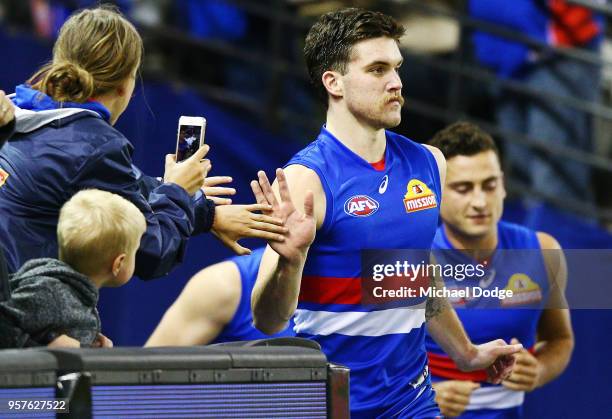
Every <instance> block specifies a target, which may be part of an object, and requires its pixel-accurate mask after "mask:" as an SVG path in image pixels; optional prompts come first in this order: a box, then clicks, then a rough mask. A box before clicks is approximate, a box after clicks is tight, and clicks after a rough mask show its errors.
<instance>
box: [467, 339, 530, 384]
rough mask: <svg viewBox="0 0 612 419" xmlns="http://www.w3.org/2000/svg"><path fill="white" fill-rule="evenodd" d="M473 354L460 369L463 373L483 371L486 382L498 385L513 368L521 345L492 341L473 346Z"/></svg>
mask: <svg viewBox="0 0 612 419" xmlns="http://www.w3.org/2000/svg"><path fill="white" fill-rule="evenodd" d="M474 349H475V351H474V354H473V356H471V357H470V359H469V360H468V361H467V362H466V364H465V365H464V366H463V367H462V369H463V370H464V371H473V370H479V369H485V370H486V372H487V380H488V381H489V382H491V383H493V384H499V383H501V382H502V381H503V380H505V379H506V378H507V377H508V376H509V375H510V373H511V372H512V368H513V366H514V361H515V356H514V355H515V354H516V353H518V352H519V351H520V350H521V349H523V345H521V344H520V343H519V344H514V345H508V344H506V342H504V340H503V339H496V340H492V341H491V342H487V343H483V344H482V345H475V346H474Z"/></svg>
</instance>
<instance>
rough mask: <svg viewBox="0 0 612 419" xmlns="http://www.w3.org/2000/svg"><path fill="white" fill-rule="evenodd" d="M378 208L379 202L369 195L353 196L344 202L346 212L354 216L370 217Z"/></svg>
mask: <svg viewBox="0 0 612 419" xmlns="http://www.w3.org/2000/svg"><path fill="white" fill-rule="evenodd" d="M378 208H379V205H378V202H376V200H375V199H373V198H370V197H369V196H367V195H355V196H352V197H350V198H349V199H347V200H346V202H345V203H344V212H346V213H347V214H348V215H350V216H352V217H369V216H370V215H372V214H374V213H375V212H376V211H378Z"/></svg>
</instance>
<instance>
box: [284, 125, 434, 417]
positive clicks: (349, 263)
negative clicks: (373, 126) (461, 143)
mask: <svg viewBox="0 0 612 419" xmlns="http://www.w3.org/2000/svg"><path fill="white" fill-rule="evenodd" d="M289 165H302V166H305V167H308V168H310V169H312V170H313V171H315V172H316V173H317V175H318V177H319V179H320V181H321V184H322V186H323V190H324V192H325V197H326V212H325V220H324V222H323V225H322V226H321V228H320V229H319V231H318V232H317V235H316V238H315V241H314V243H313V244H312V246H311V247H310V250H309V252H308V259H307V260H306V264H305V267H304V272H303V277H302V282H301V290H300V296H299V303H298V308H297V311H296V313H295V331H296V332H297V335H298V336H301V337H306V338H310V339H314V340H316V341H317V342H318V343H319V344H320V345H321V347H322V348H323V351H324V352H325V354H326V355H327V357H328V359H329V360H330V361H332V362H335V363H339V364H343V365H346V366H348V367H349V368H350V370H351V414H352V416H353V417H376V416H391V415H394V414H397V413H399V412H400V411H402V410H405V409H410V408H411V407H412V406H416V404H418V403H419V401H418V400H417V398H418V397H419V395H421V394H423V393H424V392H425V389H426V388H427V385H428V383H429V380H428V379H427V378H426V377H427V371H426V364H427V356H426V353H425V347H424V338H425V330H424V323H425V312H424V309H422V308H419V309H415V308H414V307H399V308H390V309H385V308H383V307H373V306H371V305H364V304H363V303H362V273H361V251H362V250H365V249H402V248H404V249H405V248H413V249H430V248H431V245H432V241H433V238H434V235H435V231H436V226H437V222H438V213H439V205H440V179H439V172H438V167H437V164H436V161H435V158H434V156H433V155H432V153H431V152H430V151H429V150H428V149H427V148H426V147H424V146H422V145H420V144H417V143H415V142H413V141H411V140H408V139H407V138H404V137H402V136H400V135H397V134H394V133H392V132H388V131H387V132H386V150H385V156H384V168H382V164H380V165H379V166H378V167H377V168H375V167H372V165H371V164H370V163H368V162H367V161H365V160H364V159H363V158H361V157H360V156H358V155H357V154H355V153H354V152H352V151H351V150H350V149H348V148H347V147H346V146H345V145H344V144H342V143H341V142H340V141H339V140H338V139H336V138H335V137H334V136H333V135H332V134H331V133H330V132H329V131H327V130H326V129H325V128H323V129H322V130H321V133H320V134H319V136H318V138H317V139H316V140H315V141H314V142H313V143H311V144H310V145H309V146H308V147H306V148H305V149H303V150H302V151H300V152H299V153H297V154H296V155H295V156H294V157H293V158H292V159H291V160H290V161H289V163H288V164H287V166H289ZM377 169H379V170H377ZM380 169H382V170H380ZM424 377H425V378H424ZM422 383H425V385H422ZM424 397H425V396H424Z"/></svg>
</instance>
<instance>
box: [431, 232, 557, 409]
mask: <svg viewBox="0 0 612 419" xmlns="http://www.w3.org/2000/svg"><path fill="white" fill-rule="evenodd" d="M497 230H498V245H497V250H501V251H499V252H496V253H495V254H494V255H493V257H492V259H491V261H490V263H489V264H488V265H489V267H490V269H486V270H485V276H484V277H483V279H481V280H480V281H479V285H478V286H480V287H482V288H488V289H494V288H496V287H498V288H499V289H505V290H512V291H513V297H512V298H506V299H504V300H502V299H497V298H492V297H487V298H486V307H487V308H478V307H484V305H481V304H482V302H483V301H484V298H483V299H482V300H480V301H479V300H478V299H474V300H469V301H465V300H461V301H452V300H451V301H450V302H451V303H452V304H453V305H454V307H455V309H456V311H457V315H458V316H459V318H460V320H461V322H462V323H463V327H464V328H465V331H466V332H467V334H468V336H469V337H470V339H471V340H472V342H474V343H475V344H481V343H485V342H488V341H491V340H494V339H499V338H501V339H504V340H505V341H506V342H510V340H511V339H512V338H517V339H518V340H519V342H521V343H522V344H523V346H524V347H525V348H532V347H533V345H534V344H535V336H536V328H537V325H538V320H539V318H540V314H541V312H542V307H544V305H545V301H546V298H547V296H548V291H549V281H548V274H547V271H546V267H545V264H544V260H543V259H542V256H541V254H540V252H536V251H535V250H537V249H540V243H539V241H538V238H537V236H536V232H535V231H533V230H530V229H528V228H525V227H523V226H520V225H517V224H512V223H507V222H499V223H498V227H497ZM433 248H434V253H435V254H436V257H438V259H439V260H438V261H437V262H438V263H449V262H451V263H460V262H461V261H462V260H461V259H464V260H463V262H466V261H469V258H468V257H467V256H466V255H464V254H462V253H460V252H441V253H439V254H438V253H437V252H435V250H436V249H453V246H452V245H451V244H450V242H449V240H448V238H447V237H446V234H445V231H444V228H443V227H442V226H441V227H439V228H438V231H437V233H436V237H435V240H434V245H433ZM518 249H532V250H531V251H529V250H526V251H521V250H518ZM504 251H505V252H504ZM440 255H442V256H440ZM444 259H446V260H444ZM449 259H454V260H452V261H451V260H449ZM470 262H471V261H470ZM444 279H445V282H446V283H445V285H446V287H455V286H456V287H457V288H460V287H461V286H462V285H463V286H465V285H466V284H465V281H462V282H464V283H463V284H461V283H460V282H459V281H455V280H452V279H450V280H449V278H444ZM467 285H469V286H473V285H475V284H473V283H472V284H467ZM521 306H522V307H530V308H507V307H521ZM426 346H427V352H428V356H429V368H430V370H431V374H432V380H433V381H440V380H471V381H477V382H480V384H481V387H480V388H478V389H476V390H475V391H474V392H472V395H471V397H470V404H469V405H468V407H467V410H476V409H507V408H511V407H515V406H520V405H521V404H522V403H523V400H524V393H523V392H516V391H512V390H508V389H506V388H505V387H503V386H501V385H492V384H489V383H487V382H485V380H486V373H485V372H484V371H474V372H462V371H460V370H459V369H457V367H456V365H455V364H454V362H453V361H452V360H451V359H450V358H449V357H448V356H447V355H446V354H445V353H444V352H443V351H442V349H441V348H440V347H439V346H438V345H437V344H436V342H435V341H434V340H433V339H432V338H431V337H430V336H429V335H427V336H426Z"/></svg>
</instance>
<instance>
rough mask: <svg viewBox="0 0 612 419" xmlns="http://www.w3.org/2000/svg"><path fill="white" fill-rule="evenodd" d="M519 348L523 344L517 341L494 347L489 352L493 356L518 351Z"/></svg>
mask: <svg viewBox="0 0 612 419" xmlns="http://www.w3.org/2000/svg"><path fill="white" fill-rule="evenodd" d="M521 349H523V345H521V344H520V343H517V344H514V345H502V346H497V347H494V348H492V349H491V353H492V354H493V355H495V356H502V355H512V354H515V353H517V352H520V351H521Z"/></svg>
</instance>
